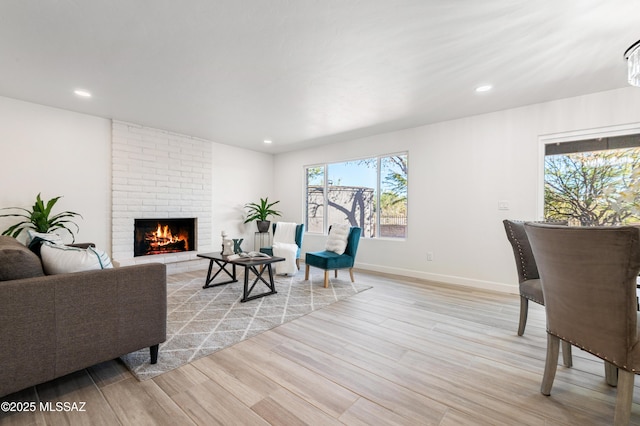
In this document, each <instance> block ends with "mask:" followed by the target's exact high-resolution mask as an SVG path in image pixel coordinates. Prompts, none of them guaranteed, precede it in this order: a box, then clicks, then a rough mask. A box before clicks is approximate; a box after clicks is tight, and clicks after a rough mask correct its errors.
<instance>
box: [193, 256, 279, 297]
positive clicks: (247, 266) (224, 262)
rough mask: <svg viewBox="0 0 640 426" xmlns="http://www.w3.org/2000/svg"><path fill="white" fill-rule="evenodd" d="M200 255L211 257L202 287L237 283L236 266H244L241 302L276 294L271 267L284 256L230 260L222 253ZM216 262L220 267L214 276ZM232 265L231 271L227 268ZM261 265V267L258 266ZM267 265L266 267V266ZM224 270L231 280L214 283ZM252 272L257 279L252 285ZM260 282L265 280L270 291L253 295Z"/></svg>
mask: <svg viewBox="0 0 640 426" xmlns="http://www.w3.org/2000/svg"><path fill="white" fill-rule="evenodd" d="M197 256H198V257H202V258H204V259H209V271H208V272H207V279H206V281H205V284H204V286H203V287H202V288H209V287H217V286H220V285H225V284H231V283H237V282H238V279H237V278H236V266H242V267H244V289H243V292H242V299H240V301H241V302H247V301H249V300H253V299H257V298H259V297H264V296H269V295H270V294H276V293H277V291H276V285H275V283H274V282H273V269H272V268H271V264H273V263H276V262H282V261H283V260H285V259H284V257H275V256H271V257H252V258H240V259H233V260H229V259H228V258H227V256H223V255H221V254H220V253H204V254H199V255H197ZM214 264H216V265H218V266H219V268H220V269H218V270H217V271H216V272H215V274H213V276H212V275H211V272H212V270H213V265H214ZM228 265H231V268H232V269H231V272H229V270H228V269H227V266H228ZM258 266H260V269H258V268H257V267H258ZM265 266H266V268H265ZM222 271H224V272H225V273H226V274H227V275H228V276H229V278H231V279H230V280H227V281H223V282H217V283H215V284H214V283H213V280H214V279H215V278H216V277H217V276H218V274H220V272H222ZM265 271H267V272H268V274H269V277H268V278H269V279H268V281H267V280H265V278H264V277H263V274H264V272H265ZM250 272H252V273H253V274H254V275H255V279H254V280H253V283H252V284H251V286H249V273H250ZM258 282H263V283H264V284H266V286H267V287H268V288H269V291H266V292H264V293H260V294H254V295H251V292H252V291H253V289H254V287H255V286H256V284H257V283H258Z"/></svg>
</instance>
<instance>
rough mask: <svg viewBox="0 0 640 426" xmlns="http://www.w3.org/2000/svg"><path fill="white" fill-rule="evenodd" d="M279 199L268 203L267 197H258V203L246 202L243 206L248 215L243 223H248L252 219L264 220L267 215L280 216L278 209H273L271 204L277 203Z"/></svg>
mask: <svg viewBox="0 0 640 426" xmlns="http://www.w3.org/2000/svg"><path fill="white" fill-rule="evenodd" d="M279 202H280V201H274V202H273V203H269V197H267V198H260V204H258V203H247V204H245V205H244V207H245V208H246V209H247V211H248V216H247V218H246V220H245V221H244V223H249V222H251V221H254V220H261V221H265V220H267V218H268V217H269V216H280V212H279V211H278V210H274V209H273V206H274V205H276V204H278V203H279Z"/></svg>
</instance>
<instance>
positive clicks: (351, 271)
mask: <svg viewBox="0 0 640 426" xmlns="http://www.w3.org/2000/svg"><path fill="white" fill-rule="evenodd" d="M349 275H351V282H352V283H355V282H356V280H355V279H354V278H353V268H349Z"/></svg>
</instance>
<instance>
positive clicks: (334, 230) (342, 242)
mask: <svg viewBox="0 0 640 426" xmlns="http://www.w3.org/2000/svg"><path fill="white" fill-rule="evenodd" d="M350 229H351V227H350V226H349V225H339V224H337V223H334V224H333V225H331V230H330V231H329V238H328V239H327V244H326V246H325V250H327V251H332V252H334V253H336V254H343V253H344V251H345V250H346V248H347V238H349V230H350Z"/></svg>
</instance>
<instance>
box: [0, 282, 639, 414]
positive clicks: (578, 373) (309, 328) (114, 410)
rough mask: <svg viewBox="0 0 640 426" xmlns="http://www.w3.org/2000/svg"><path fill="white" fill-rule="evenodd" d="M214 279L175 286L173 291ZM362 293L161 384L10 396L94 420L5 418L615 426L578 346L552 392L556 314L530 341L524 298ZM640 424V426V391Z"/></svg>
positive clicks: (51, 385) (120, 373) (451, 290)
mask: <svg viewBox="0 0 640 426" xmlns="http://www.w3.org/2000/svg"><path fill="white" fill-rule="evenodd" d="M205 273H206V272H203V271H194V272H188V273H183V274H176V275H171V276H169V277H168V280H167V281H168V283H169V290H170V291H174V292H175V291H183V290H181V289H180V288H177V287H176V286H173V284H175V283H178V282H181V281H182V280H185V279H190V280H192V279H194V280H203V281H204V275H205ZM302 273H304V271H303V272H302ZM318 276H319V277H320V278H319V280H320V282H319V285H322V275H321V274H320V275H318ZM316 278H318V277H316V276H314V277H313V279H314V280H316ZM356 281H357V282H359V283H363V284H367V285H370V286H372V288H371V289H369V290H367V291H365V292H362V293H359V294H357V295H354V296H352V297H350V298H348V299H344V300H341V301H340V302H338V303H334V304H332V305H330V306H328V307H326V308H324V309H321V310H318V311H314V312H312V313H310V314H308V315H305V316H303V317H301V318H298V319H296V320H295V321H293V322H290V323H286V324H284V325H282V326H280V327H277V328H275V329H272V330H270V331H267V332H264V333H262V334H259V335H257V336H254V337H252V338H250V339H248V340H246V341H244V342H241V343H238V344H236V345H234V346H232V347H229V348H227V349H224V350H221V351H218V352H216V353H214V354H211V355H209V356H207V357H205V358H202V359H200V360H196V361H194V362H192V363H190V364H188V365H185V366H183V367H180V368H178V369H176V370H173V371H171V372H168V373H166V374H163V375H161V376H158V377H155V378H153V379H151V380H147V381H143V382H140V381H138V380H137V379H135V378H134V377H133V376H132V375H131V373H130V372H129V371H128V370H126V369H125V367H124V365H123V364H122V362H121V361H119V360H114V361H109V362H106V363H102V364H98V365H96V366H93V367H91V368H88V369H86V370H81V371H79V372H76V373H73V374H72V375H69V376H65V377H62V378H60V379H57V380H53V381H51V382H48V383H45V384H41V385H38V386H37V387H31V388H28V389H25V390H23V391H20V392H17V393H15V394H11V395H7V396H5V397H3V398H0V401H21V402H28V401H33V402H40V401H54V402H55V401H61V402H65V401H66V402H74V401H75V402H84V401H86V402H87V404H86V406H87V411H86V412H81V413H70V412H66V413H64V412H63V413H60V412H50V411H42V410H38V411H36V412H21V413H3V412H0V426H5V425H36V426H39V425H59V424H60V425H62V424H65V425H66V424H79V425H83V424H91V425H95V424H98V425H99V424H109V425H111V424H113V425H156V424H160V425H162V424H171V425H174V424H181V425H190V424H198V425H211V424H221V425H229V424H234V425H235V424H251V425H253V424H256V425H266V424H274V425H280V424H282V425H287V426H288V425H295V424H314V425H315V424H328V425H332V424H345V425H372V424H375V425H378V424H384V425H439V426H452V425H512V424H519V425H536V426H537V425H545V426H546V425H559V426H568V425H575V424H580V425H581V426H583V425H586V426H599V425H609V424H611V423H612V420H613V411H614V405H615V397H616V394H617V390H616V389H615V388H612V387H609V386H608V385H607V384H606V383H605V381H604V367H603V364H602V361H601V360H599V359H598V358H596V357H594V356H592V355H590V354H588V353H586V352H584V351H581V350H579V349H577V348H574V351H573V360H574V365H573V367H572V368H566V367H564V366H562V365H559V366H558V372H557V374H556V379H555V381H554V386H553V389H552V392H551V396H548V397H546V396H543V395H542V394H541V393H540V383H541V375H542V370H543V368H544V360H545V356H546V353H545V352H546V330H545V322H546V318H545V311H544V307H543V306H540V305H537V304H534V303H532V304H530V306H529V318H528V322H527V328H526V331H525V334H524V335H523V336H517V335H516V329H517V324H518V316H519V297H518V296H517V295H515V294H502V293H495V292H490V291H482V290H476V289H469V288H463V287H457V286H453V285H448V284H442V283H431V282H428V281H424V280H420V279H414V278H402V277H398V276H388V275H384V274H379V273H373V274H372V273H366V272H365V271H356ZM331 282H332V285H333V286H334V287H336V288H337V287H339V286H341V285H345V286H348V285H350V282H349V279H348V276H346V277H345V276H341V277H340V278H339V279H338V280H334V279H332V281H331ZM630 424H632V425H639V426H640V381H637V384H636V386H635V393H634V397H633V404H632V412H631V422H630Z"/></svg>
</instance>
